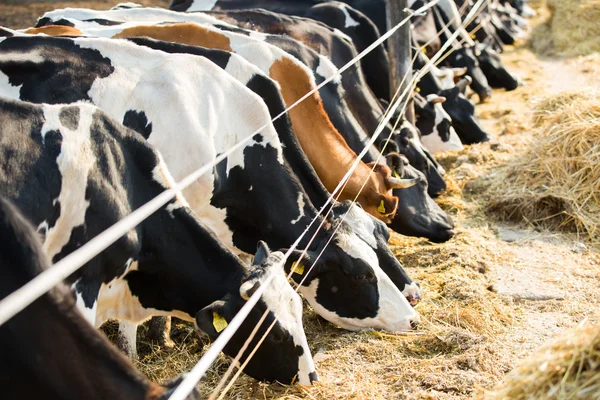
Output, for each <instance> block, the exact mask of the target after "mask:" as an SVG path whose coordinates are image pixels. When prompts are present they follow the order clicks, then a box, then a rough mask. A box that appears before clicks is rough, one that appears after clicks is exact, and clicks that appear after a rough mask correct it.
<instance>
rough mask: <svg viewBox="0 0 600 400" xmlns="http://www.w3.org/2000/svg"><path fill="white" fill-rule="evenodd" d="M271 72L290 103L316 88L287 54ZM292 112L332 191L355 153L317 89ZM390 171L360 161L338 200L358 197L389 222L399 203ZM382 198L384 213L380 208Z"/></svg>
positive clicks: (307, 149)
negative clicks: (338, 129)
mask: <svg viewBox="0 0 600 400" xmlns="http://www.w3.org/2000/svg"><path fill="white" fill-rule="evenodd" d="M269 76H270V77H271V78H272V79H274V80H276V81H277V82H278V83H279V85H280V86H281V95H282V96H283V100H284V101H285V103H286V105H287V106H288V107H289V106H290V105H292V104H293V103H295V102H296V101H297V100H299V99H300V98H301V97H303V96H304V95H305V94H306V93H308V92H309V91H311V90H312V89H313V88H314V86H313V84H312V82H311V80H310V77H309V76H308V75H307V74H306V72H305V71H304V69H303V68H301V66H299V65H297V64H296V63H294V62H293V61H292V60H290V59H288V58H283V59H279V60H277V61H275V62H274V63H273V65H271V68H270V69H269ZM289 116H290V119H291V121H292V126H293V128H294V131H295V133H296V137H297V138H298V141H299V142H300V145H301V146H302V150H304V153H305V154H306V156H307V157H308V159H309V161H310V163H311V164H312V166H313V168H314V169H315V172H316V173H317V175H318V176H319V178H320V179H321V181H322V182H323V185H325V187H326V188H327V190H329V191H330V192H332V191H333V190H334V189H335V188H336V186H337V185H338V184H339V183H340V181H341V180H342V178H343V177H344V175H345V174H346V173H347V172H348V170H349V169H350V167H351V165H352V163H353V162H354V160H356V157H357V156H356V153H354V151H352V149H351V148H350V147H349V146H348V144H347V143H346V141H345V140H344V138H343V136H342V135H341V134H340V133H339V132H338V131H337V130H336V129H335V127H334V126H333V124H332V123H331V121H330V120H329V116H328V115H327V113H326V112H325V110H324V108H323V103H322V101H321V97H320V96H319V95H318V93H314V94H312V95H311V96H309V97H308V98H306V99H305V100H304V101H302V102H301V103H300V104H298V105H297V106H296V107H294V108H293V109H292V110H290V111H289ZM390 175H391V170H390V169H389V168H388V167H387V166H385V165H383V164H381V165H378V166H377V168H376V169H375V171H374V172H373V173H372V174H371V167H369V166H367V165H366V164H365V163H363V162H362V161H361V162H359V164H358V166H357V167H356V169H355V170H354V173H353V174H352V175H351V177H350V179H349V180H348V182H347V183H346V185H345V187H344V188H343V189H342V194H341V195H340V197H339V200H348V199H350V200H355V199H356V200H357V201H358V202H359V203H360V205H361V206H362V207H363V208H364V209H365V211H367V212H368V213H369V214H371V215H373V216H374V217H376V218H379V219H381V220H383V221H386V222H387V221H388V220H389V215H390V214H393V213H395V212H396V207H397V204H398V199H397V198H394V197H393V196H392V195H391V190H390V189H388V187H387V183H386V176H387V177H389V176H390ZM365 181H366V183H365ZM363 184H364V188H363ZM382 196H384V197H382ZM382 199H383V200H384V203H385V207H386V212H385V213H381V212H379V211H378V207H380V203H381V200H382ZM394 199H395V200H394Z"/></svg>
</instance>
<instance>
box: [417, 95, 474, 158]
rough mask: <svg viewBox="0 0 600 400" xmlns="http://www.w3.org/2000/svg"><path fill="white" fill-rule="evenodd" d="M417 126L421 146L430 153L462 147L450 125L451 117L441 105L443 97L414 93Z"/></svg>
mask: <svg viewBox="0 0 600 400" xmlns="http://www.w3.org/2000/svg"><path fill="white" fill-rule="evenodd" d="M413 97H414V100H415V114H416V116H417V123H416V125H417V128H419V131H420V132H421V142H422V143H423V146H425V148H426V149H427V150H429V152H431V153H432V154H436V153H441V152H444V151H448V150H462V149H463V148H464V147H463V145H462V143H461V141H460V138H459V137H458V135H457V134H456V131H455V130H454V128H453V127H452V118H450V116H449V115H448V113H447V112H446V111H445V110H444V108H443V107H442V104H443V103H444V102H445V101H446V98H445V97H442V96H438V95H437V94H429V95H427V97H423V96H421V95H420V94H419V93H415V94H414V96H413Z"/></svg>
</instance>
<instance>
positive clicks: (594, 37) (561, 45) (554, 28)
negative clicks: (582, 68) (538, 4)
mask: <svg viewBox="0 0 600 400" xmlns="http://www.w3.org/2000/svg"><path fill="white" fill-rule="evenodd" d="M546 5H547V7H548V10H549V14H550V16H549V18H548V20H547V21H546V22H545V23H544V24H541V25H539V26H538V27H537V28H536V29H535V31H534V32H533V35H532V38H531V45H532V47H533V49H534V50H535V51H536V52H538V53H541V54H544V55H558V56H565V57H574V56H582V55H588V54H592V53H597V52H600V0H547V1H546Z"/></svg>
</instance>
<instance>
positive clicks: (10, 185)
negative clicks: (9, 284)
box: [0, 37, 316, 384]
mask: <svg viewBox="0 0 600 400" xmlns="http://www.w3.org/2000/svg"><path fill="white" fill-rule="evenodd" d="M29 39H30V38H18V37H16V38H13V39H12V40H14V41H15V42H14V43H6V41H4V42H2V45H5V44H8V45H9V46H10V45H17V47H15V49H19V51H18V52H7V51H6V50H7V49H6V48H4V49H3V57H2V59H3V61H4V62H3V66H2V69H3V70H4V71H5V72H6V69H7V65H8V64H10V62H11V60H12V61H17V60H24V59H23V58H19V57H23V56H25V55H26V54H27V51H26V49H27V44H26V43H27V42H28V41H31V40H29ZM6 40H10V39H6ZM12 40H11V41H12ZM37 40H39V39H36V41H37ZM47 40H52V41H54V40H56V39H47ZM58 41H59V42H70V40H68V39H60V40H58ZM83 46H84V44H83V43H82V47H81V48H80V49H81V50H82V51H83V50H84V47H83ZM30 49H31V47H30ZM37 50H42V49H41V48H37ZM48 50H52V51H53V52H54V54H55V55H56V56H59V54H58V52H59V51H60V50H63V51H64V50H65V47H62V48H60V47H54V48H52V49H50V48H45V49H43V50H42V52H41V53H37V52H36V53H35V54H37V56H39V57H40V58H38V59H36V58H35V56H33V57H28V62H30V63H31V64H30V67H31V68H34V69H35V65H36V64H37V66H38V67H39V66H40V64H39V63H40V62H42V63H43V62H44V57H42V54H44V52H45V51H48ZM84 52H85V51H84ZM89 55H90V54H88V56H89ZM46 60H48V58H46ZM17 64H18V62H17ZM54 65H55V64H54ZM13 67H15V68H16V69H17V70H20V71H22V72H24V68H23V66H22V65H21V66H16V65H13ZM46 67H48V68H50V69H52V68H51V67H52V64H46ZM79 67H80V68H81V67H83V66H82V65H81V64H79ZM88 67H89V66H88ZM88 71H89V70H88ZM30 72H31V71H30ZM66 72H67V70H66V69H65V70H63V73H66ZM96 72H98V70H97V71H96ZM58 75H60V74H54V76H55V77H56V79H58V80H60V81H62V82H65V80H64V79H65V78H67V77H68V76H67V75H60V76H58ZM25 76H27V74H23V75H19V74H16V75H15V74H11V77H12V82H13V83H17V82H21V84H18V86H16V87H14V86H12V85H11V84H10V83H9V82H6V81H4V82H2V86H3V89H4V90H6V88H7V87H11V86H12V87H14V88H15V89H20V90H21V92H22V93H23V94H24V95H25V96H27V94H26V93H27V91H28V90H31V89H33V88H35V89H36V90H38V91H40V92H41V91H44V90H46V91H48V90H49V89H50V87H49V86H46V87H40V86H37V85H36V83H35V82H34V81H32V82H31V84H29V83H28V82H22V81H19V79H21V78H23V77H25ZM2 77H3V78H5V77H6V75H2ZM69 82H70V83H71V85H70V87H65V88H64V89H65V90H66V91H69V90H71V89H72V88H74V87H75V85H76V84H77V83H79V84H81V83H82V82H75V81H73V80H69ZM32 85H35V86H32ZM0 121H2V124H1V125H0V130H1V133H2V134H1V138H2V139H1V141H0V152H1V154H2V155H3V159H5V160H10V162H8V163H3V164H2V165H1V166H0V187H1V188H2V195H4V196H5V197H6V198H8V199H9V200H10V201H12V202H14V203H15V204H16V205H18V206H19V208H20V210H21V211H22V213H23V214H24V215H25V216H26V217H27V218H28V219H29V220H30V221H31V222H32V223H33V224H34V226H37V231H38V233H39V234H40V235H41V236H42V237H43V247H42V248H43V251H44V253H45V254H46V256H47V257H48V258H49V259H50V260H52V261H53V262H55V261H58V260H60V259H61V258H63V257H65V256H66V255H67V254H69V253H70V252H72V251H74V250H76V249H77V248H79V247H80V246H82V245H84V244H85V243H86V242H88V241H89V240H90V239H91V238H93V237H95V236H97V235H98V234H99V233H101V232H102V231H103V230H105V229H106V228H108V227H110V226H111V225H112V224H114V223H116V222H118V221H119V220H121V219H123V218H124V217H126V216H127V214H129V213H130V212H131V211H132V210H134V209H136V208H138V207H140V206H141V205H143V204H144V203H146V202H147V201H149V200H150V199H152V198H154V197H155V196H156V195H158V194H160V193H161V192H162V191H163V190H164V189H165V188H168V187H169V186H170V185H171V183H172V181H173V179H172V177H171V176H170V174H169V171H168V170H167V168H166V166H165V164H164V163H163V161H162V159H161V157H160V155H159V154H158V153H157V152H155V151H154V150H153V149H152V148H151V147H150V146H149V145H148V144H147V143H146V141H145V140H144V138H143V137H142V136H141V135H139V134H138V133H136V132H134V131H132V130H130V129H127V128H125V127H124V126H123V125H121V124H119V123H117V122H116V121H114V120H112V119H110V118H108V117H107V116H106V114H104V113H103V112H101V111H100V110H98V109H97V108H96V107H94V106H92V105H90V104H86V103H73V104H68V105H34V104H30V103H25V102H15V101H12V100H6V99H0ZM281 258H282V254H281V253H278V252H275V253H271V254H270V253H269V252H268V251H267V249H266V248H265V246H264V245H261V246H259V249H258V251H257V253H256V257H255V265H254V266H253V267H252V268H247V267H245V266H244V264H243V263H242V262H241V260H240V259H239V258H238V257H236V256H235V255H234V254H233V253H232V252H231V251H230V250H228V249H227V248H226V247H225V246H223V244H222V243H221V242H219V241H218V240H217V238H216V237H215V236H214V234H213V233H212V232H210V230H209V229H208V228H206V227H205V226H204V225H203V224H202V223H201V222H200V220H199V219H198V218H197V217H196V216H195V215H194V213H193V212H192V211H191V210H190V208H189V206H188V205H187V203H186V201H185V199H183V197H181V196H180V195H178V196H177V197H176V198H175V199H173V200H172V201H170V203H169V204H167V205H166V206H163V207H162V208H161V209H159V210H158V211H157V212H155V213H154V214H152V215H150V216H149V217H148V218H147V219H145V220H144V221H143V222H142V223H141V224H139V225H138V226H137V227H136V228H134V229H132V230H131V231H129V232H128V234H127V235H125V236H123V237H121V238H120V239H119V240H117V242H115V243H114V244H113V245H111V246H110V247H109V248H108V249H106V250H105V251H103V252H102V253H100V254H99V255H98V256H96V257H95V258H93V259H92V260H91V261H89V262H88V263H86V264H85V265H84V266H83V267H82V268H81V269H79V270H78V271H77V272H75V273H73V274H72V275H71V276H70V277H69V278H68V279H67V282H68V283H69V284H70V285H71V286H72V289H73V291H74V293H75V295H76V298H77V306H78V307H79V309H80V310H81V311H82V313H83V315H84V316H85V317H86V319H87V320H88V321H90V322H91V323H92V324H95V325H96V326H98V325H100V324H101V323H102V322H104V321H105V320H107V319H109V318H117V319H124V320H129V321H133V322H140V321H143V320H145V319H147V318H148V317H150V316H152V315H176V316H177V317H179V318H182V319H185V320H188V321H195V322H196V323H197V325H198V327H199V328H200V329H202V330H203V331H204V332H205V333H207V334H208V335H209V336H210V337H212V338H215V337H216V336H218V335H219V333H220V331H221V330H222V329H223V327H224V326H225V325H226V324H227V321H229V320H231V318H232V317H233V316H234V315H235V314H236V313H237V311H238V310H239V309H240V308H241V307H242V306H243V305H244V303H245V299H247V298H248V297H249V295H251V292H252V291H253V290H255V288H256V287H258V285H260V284H261V282H264V280H265V279H266V276H267V275H268V274H275V275H274V278H273V279H272V280H271V281H270V282H269V284H268V287H267V288H266V291H265V293H264V295H263V296H262V297H261V299H260V301H259V303H258V304H257V305H256V307H254V309H253V310H252V312H251V314H250V315H249V317H248V318H247V319H246V320H245V322H244V323H243V327H242V328H240V330H238V332H237V333H236V335H235V336H234V338H233V339H232V340H231V341H230V342H229V345H228V347H226V348H225V352H226V353H227V354H229V355H231V356H235V355H236V354H237V352H238V351H239V350H240V348H241V347H242V345H243V344H244V343H245V341H246V339H247V338H248V334H249V333H250V332H251V331H252V330H253V329H254V327H255V326H256V324H257V322H258V321H259V319H260V317H261V315H262V314H263V312H265V311H266V310H267V307H268V308H269V309H270V312H269V315H268V318H267V320H266V321H265V323H264V324H263V325H261V327H260V329H261V330H262V331H263V332H264V331H265V330H266V328H267V327H268V326H269V324H270V323H271V322H273V321H274V319H275V318H277V323H276V327H275V329H274V331H273V332H272V333H271V334H270V336H269V337H267V339H266V341H265V342H264V343H263V344H262V346H261V347H260V348H259V349H258V353H257V355H258V354H260V355H258V357H254V358H253V359H252V360H251V361H250V362H249V364H248V367H247V368H246V372H247V373H248V374H249V375H251V376H253V377H255V378H258V379H267V380H275V379H276V380H279V381H281V382H291V381H293V379H294V377H295V376H297V377H298V381H299V382H301V383H304V384H310V383H311V381H313V380H315V379H316V373H315V370H314V364H313V361H312V358H311V354H310V350H309V348H308V344H307V341H306V337H305V335H304V331H303V329H302V319H301V318H302V302H301V300H300V297H299V296H298V295H297V294H296V293H295V292H294V291H293V290H292V288H291V287H290V286H289V285H288V284H287V279H286V276H285V274H284V271H283V269H282V268H281V266H280V265H278V264H279V263H280V262H281V261H282V260H281ZM44 332H45V331H44ZM257 342H258V338H254V344H256V343H257ZM251 348H252V346H251ZM246 354H248V353H246ZM267 360H268V361H267Z"/></svg>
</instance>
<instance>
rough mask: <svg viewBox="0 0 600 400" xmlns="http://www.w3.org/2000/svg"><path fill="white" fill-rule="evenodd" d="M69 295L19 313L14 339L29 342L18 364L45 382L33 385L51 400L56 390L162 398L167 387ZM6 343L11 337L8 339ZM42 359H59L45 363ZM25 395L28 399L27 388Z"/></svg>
mask: <svg viewBox="0 0 600 400" xmlns="http://www.w3.org/2000/svg"><path fill="white" fill-rule="evenodd" d="M64 296H66V297H69V295H67V294H65V295H64ZM48 297H49V296H48ZM66 297H64V298H63V299H62V300H61V299H53V300H48V299H45V300H44V299H41V300H38V301H37V302H36V303H34V304H33V305H32V306H30V308H29V309H28V310H30V311H29V312H28V313H27V315H24V314H21V315H19V316H17V317H16V321H15V323H16V324H17V326H18V328H17V329H15V331H16V332H18V333H16V332H15V334H14V335H13V337H12V340H15V339H16V340H19V341H26V343H23V344H22V345H19V346H18V348H19V353H18V355H17V357H18V361H17V360H15V361H16V364H13V365H15V366H16V365H18V364H21V363H22V365H23V364H26V365H27V367H28V369H29V368H31V369H33V370H34V371H35V372H33V371H30V372H29V373H31V372H33V373H34V374H35V376H36V377H38V378H40V379H42V380H43V382H44V383H45V384H44V385H31V384H30V385H28V386H37V387H35V388H32V390H33V391H40V394H41V395H42V396H41V397H43V398H46V399H47V398H52V397H53V395H56V398H60V399H73V400H75V399H98V400H100V399H108V398H126V399H133V400H135V399H139V400H148V399H156V398H159V397H160V396H161V395H162V394H163V393H164V389H163V388H161V387H160V386H158V385H156V384H154V383H152V382H149V381H148V380H147V379H146V378H145V377H144V376H143V375H142V374H141V373H139V372H138V371H137V370H136V369H135V368H134V367H133V366H132V365H131V364H130V363H129V362H128V360H127V359H126V358H125V356H124V355H122V354H121V353H119V351H118V350H116V349H115V348H114V347H113V346H112V344H111V343H109V342H108V341H107V340H106V339H105V338H104V337H103V336H102V335H101V334H99V333H98V332H97V331H96V330H95V329H94V328H93V327H92V326H91V325H89V324H88V322H87V321H85V320H84V319H83V318H82V317H81V315H80V314H79V313H78V311H76V310H75V308H74V303H73V301H72V300H71V299H69V300H65V299H66ZM40 327H42V328H43V329H40ZM17 338H18V339H17ZM3 343H6V342H5V341H4V340H3ZM32 343H36V346H32ZM16 347H17V346H13V349H14V348H16ZM40 359H43V360H48V361H49V363H50V365H52V363H55V364H54V366H52V367H49V365H41V364H40V363H39V360H40ZM27 367H26V368H27ZM21 395H22V396H23V398H28V396H27V395H25V393H23V392H21Z"/></svg>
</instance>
